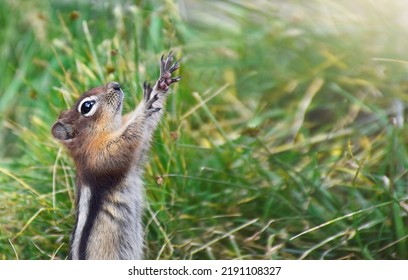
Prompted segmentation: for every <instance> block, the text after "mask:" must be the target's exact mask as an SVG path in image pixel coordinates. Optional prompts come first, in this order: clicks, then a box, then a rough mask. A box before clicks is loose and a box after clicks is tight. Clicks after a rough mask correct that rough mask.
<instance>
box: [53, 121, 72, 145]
mask: <svg viewBox="0 0 408 280" xmlns="http://www.w3.org/2000/svg"><path fill="white" fill-rule="evenodd" d="M51 133H52V136H54V137H55V138H56V139H58V140H61V141H67V140H71V139H72V138H74V136H75V135H74V130H73V129H72V127H71V126H70V125H69V124H64V123H62V122H61V121H57V122H56V123H55V124H54V125H53V126H52V129H51Z"/></svg>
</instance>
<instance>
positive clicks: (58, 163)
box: [0, 0, 408, 259]
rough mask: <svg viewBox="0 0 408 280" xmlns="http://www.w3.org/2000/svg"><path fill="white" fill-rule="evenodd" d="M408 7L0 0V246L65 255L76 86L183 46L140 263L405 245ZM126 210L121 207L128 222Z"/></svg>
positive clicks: (399, 254)
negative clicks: (66, 122) (55, 130)
mask: <svg viewBox="0 0 408 280" xmlns="http://www.w3.org/2000/svg"><path fill="white" fill-rule="evenodd" d="M407 11H408V3H407V2H406V1H403V0H393V1H391V0H387V1H385V0H375V1H374V0H372V1H370V0H365V1H351V0H343V1H329V0H312V1H300V0H299V1H295V0H288V1H273V0H269V1H267V0H256V1H243V0H242V1H239V0H235V1H234V0H229V1H227V0H225V1H201V0H184V1H182V0H179V1H177V0H167V1H158V0H153V1H143V0H135V1H130V0H121V1H81V0H76V1H68V0H63V1H60V0H58V1H57V0H46V1H41V0H32V1H15V0H13V1H11V0H3V1H1V2H0V65H1V70H0V74H1V75H0V259H65V258H66V257H67V255H68V248H69V235H70V233H71V230H72V228H73V225H74V222H75V217H74V197H75V170H74V169H73V163H72V161H71V160H70V158H69V157H68V156H67V154H66V152H65V151H64V150H63V149H62V148H61V145H60V144H59V143H57V142H56V141H55V140H54V139H52V136H51V134H50V128H51V126H52V124H53V123H54V121H55V120H56V119H57V117H58V115H59V113H60V112H61V111H63V110H65V109H67V108H68V107H70V106H71V105H72V104H73V102H74V101H75V99H76V98H77V97H79V96H80V95H81V93H83V92H84V91H86V90H88V89H90V88H92V87H95V86H98V85H101V84H103V83H106V82H108V81H118V82H120V83H121V85H123V87H124V89H125V94H126V99H125V107H124V111H125V112H129V111H130V110H132V108H134V107H135V106H136V104H137V103H138V101H139V100H140V99H141V96H142V87H141V85H142V83H143V81H145V80H147V81H154V80H155V79H156V78H157V77H158V73H159V67H158V61H159V59H160V56H161V55H162V54H165V53H167V52H168V51H169V50H171V49H172V50H174V51H175V53H176V54H177V57H178V58H182V66H181V69H180V74H181V76H182V81H181V82H180V83H179V84H178V85H176V86H175V87H174V88H173V90H172V94H171V97H170V98H169V100H168V113H167V115H166V117H165V118H164V120H163V121H162V124H161V127H160V128H159V129H158V131H157V134H156V137H155V142H154V145H153V148H152V151H151V160H150V162H149V164H148V166H147V168H146V174H145V181H146V196H147V198H146V199H147V201H148V206H147V209H146V213H145V219H144V224H145V228H146V258H147V259H407V258H408V247H407V246H408V244H407V238H408V223H407V222H408V221H407V211H408V202H407V200H408V189H407V179H408V178H407V177H408V176H407V160H406V159H407V149H406V147H407V142H408V140H407V139H408V135H407V134H408V133H407V132H408V130H407V124H406V122H405V116H406V110H405V107H406V104H407V101H408V96H407V90H408V79H407V77H408V54H407V51H406V49H407V47H408V42H407V39H408V17H407ZM129 222H131V221H129Z"/></svg>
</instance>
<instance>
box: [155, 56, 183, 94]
mask: <svg viewBox="0 0 408 280" xmlns="http://www.w3.org/2000/svg"><path fill="white" fill-rule="evenodd" d="M172 53H173V51H170V53H169V55H168V56H167V58H166V59H164V55H162V57H161V59H160V78H159V80H158V81H157V87H158V89H160V90H162V91H164V92H166V91H167V90H168V89H169V87H170V85H171V84H173V83H176V82H178V81H180V79H181V77H180V76H178V77H174V78H172V77H171V74H172V73H173V72H174V71H176V70H177V69H178V68H179V67H180V61H176V62H174V63H173V64H172V62H173V60H174V59H173V56H172Z"/></svg>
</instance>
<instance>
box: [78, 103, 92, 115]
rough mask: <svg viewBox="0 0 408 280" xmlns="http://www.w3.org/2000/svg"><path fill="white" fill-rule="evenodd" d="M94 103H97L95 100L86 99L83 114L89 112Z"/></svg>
mask: <svg viewBox="0 0 408 280" xmlns="http://www.w3.org/2000/svg"><path fill="white" fill-rule="evenodd" d="M94 104H95V101H94V100H92V101H85V102H84V103H83V104H82V106H81V114H82V115H85V114H87V113H89V111H91V109H92V107H93V105H94Z"/></svg>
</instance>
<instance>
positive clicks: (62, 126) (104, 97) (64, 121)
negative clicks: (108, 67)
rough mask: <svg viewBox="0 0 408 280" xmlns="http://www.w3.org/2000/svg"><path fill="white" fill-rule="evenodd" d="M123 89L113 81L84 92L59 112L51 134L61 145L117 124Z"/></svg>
mask: <svg viewBox="0 0 408 280" xmlns="http://www.w3.org/2000/svg"><path fill="white" fill-rule="evenodd" d="M122 102H123V91H122V90H121V88H120V85H119V84H118V83H116V82H110V83H108V84H106V85H104V86H101V87H96V88H93V89H91V90H89V91H87V92H85V93H84V94H83V95H82V96H81V97H80V98H79V99H78V101H77V102H76V103H75V105H74V106H73V107H72V108H71V109H70V110H66V111H64V112H62V113H61V115H60V116H59V118H58V120H57V122H56V123H55V124H54V125H53V127H52V130H51V132H52V135H53V136H54V137H55V138H56V139H58V140H60V141H62V142H63V143H64V144H68V143H72V142H77V141H80V142H81V143H82V142H83V141H86V140H91V139H92V138H93V137H96V136H98V135H99V134H100V133H104V132H106V133H109V132H112V131H114V130H115V129H117V128H118V127H119V126H120V123H121V115H122Z"/></svg>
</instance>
